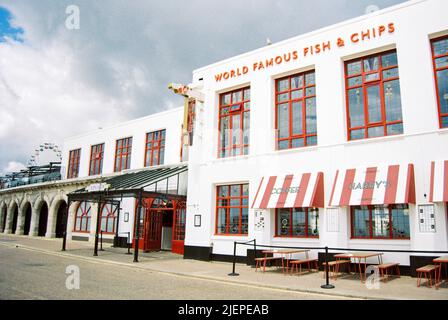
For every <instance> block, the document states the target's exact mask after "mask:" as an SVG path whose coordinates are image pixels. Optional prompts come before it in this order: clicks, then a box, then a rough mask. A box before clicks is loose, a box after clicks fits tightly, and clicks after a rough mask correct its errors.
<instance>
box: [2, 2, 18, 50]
mask: <svg viewBox="0 0 448 320" xmlns="http://www.w3.org/2000/svg"><path fill="white" fill-rule="evenodd" d="M11 19H12V15H11V12H9V11H8V10H6V9H5V8H3V7H0V42H4V41H5V37H9V38H12V39H14V40H18V41H20V40H21V36H22V34H23V29H22V28H16V27H14V26H11Z"/></svg>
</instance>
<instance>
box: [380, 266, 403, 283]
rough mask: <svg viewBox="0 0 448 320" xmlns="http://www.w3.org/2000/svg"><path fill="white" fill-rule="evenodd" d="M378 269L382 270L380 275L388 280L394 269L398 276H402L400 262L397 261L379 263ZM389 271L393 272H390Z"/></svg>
mask: <svg viewBox="0 0 448 320" xmlns="http://www.w3.org/2000/svg"><path fill="white" fill-rule="evenodd" d="M378 269H379V272H380V277H381V278H382V279H384V280H386V281H387V280H388V279H389V276H390V275H391V274H392V272H393V269H395V271H396V273H397V274H396V275H397V277H400V264H399V263H396V262H387V263H382V264H379V265H378ZM389 272H391V273H390V274H389Z"/></svg>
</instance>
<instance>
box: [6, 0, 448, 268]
mask: <svg viewBox="0 0 448 320" xmlns="http://www.w3.org/2000/svg"><path fill="white" fill-rule="evenodd" d="M447 11H448V3H447V2H446V1H444V0H414V1H408V2H405V3H403V4H401V5H398V6H394V7H391V8H388V9H384V10H381V11H378V12H374V13H372V14H369V15H366V16H362V17H359V18H356V19H352V20H349V21H345V22H343V23H339V24H337V25H333V26H329V27H326V28H323V29H321V30H317V31H315V32H311V33H308V34H305V35H301V36H298V37H295V38H292V39H288V40H285V41H282V42H279V43H275V44H272V45H269V46H266V47H263V48H260V49H258V50H255V51H251V52H248V53H245V54H242V55H239V56H236V57H232V58H230V59H227V60H224V61H220V62H217V63H215V64H212V65H209V66H205V67H203V68H200V69H197V70H195V71H194V72H193V80H192V84H190V85H189V87H191V88H195V90H198V91H200V94H201V97H202V96H203V99H202V98H201V101H195V103H192V100H191V99H190V101H189V102H190V103H186V107H185V108H187V109H188V110H187V109H184V108H178V109H173V110H169V111H166V112H162V113H158V114H154V115H151V116H148V117H145V118H141V119H137V120H134V121H130V122H126V123H123V124H120V125H117V126H114V127H110V128H105V129H101V130H97V131H95V132H91V133H87V134H84V135H80V136H77V137H73V138H69V139H67V140H66V141H65V143H64V153H63V159H62V165H63V168H62V171H61V172H62V178H63V180H62V181H61V183H65V184H75V185H76V186H77V187H79V188H78V189H75V188H71V189H70V190H69V192H67V191H66V192H62V193H63V194H62V193H61V197H62V198H63V199H65V200H64V201H67V194H69V193H70V194H71V193H73V191H75V190H78V191H79V189H82V190H84V191H83V192H84V193H86V192H87V193H88V192H93V193H95V192H96V191H98V188H101V187H102V186H101V184H103V183H105V184H106V185H107V184H108V181H109V182H110V183H111V185H112V187H111V188H112V189H113V188H115V187H116V186H118V185H120V184H122V181H121V180H120V179H121V178H123V179H127V180H128V181H129V180H130V179H131V180H132V177H133V176H132V174H138V177H141V175H143V176H148V175H150V173H151V174H153V173H154V174H155V176H158V173H157V172H156V171H155V170H159V171H158V172H159V173H160V177H163V178H164V179H165V178H166V180H164V184H163V183H162V182H161V180H157V179H156V180H157V181H156V180H154V179H153V180H151V181H149V180H148V181H147V182H148V183H150V182H151V183H153V182H154V181H156V185H155V186H154V185H153V184H152V185H151V186H150V185H149V184H141V186H143V187H141V190H144V191H145V192H146V193H147V195H148V194H149V193H151V195H148V196H147V197H146V198H144V199H143V201H142V202H143V204H142V203H139V199H138V198H136V197H127V198H123V197H122V196H121V197H118V196H117V197H116V198H115V200H116V201H119V205H118V207H116V206H115V207H114V206H113V205H111V204H108V203H102V204H101V203H100V202H97V203H93V202H92V203H91V202H89V201H75V202H73V203H70V209H69V211H68V212H69V216H68V220H67V221H68V225H67V226H66V228H67V229H66V230H67V233H68V237H69V238H71V239H75V240H89V241H93V239H94V237H95V234H96V231H97V228H96V225H97V221H98V217H99V219H100V224H99V225H100V228H101V230H102V231H104V237H105V238H106V239H114V238H115V239H117V238H123V237H124V236H123V234H128V236H129V237H130V238H131V239H133V245H135V243H136V240H135V239H134V238H135V237H136V232H135V230H136V229H137V224H136V220H137V219H136V217H137V216H140V223H139V226H140V227H139V228H138V230H139V233H140V234H139V238H140V240H139V246H140V247H141V248H142V249H144V250H160V249H167V250H170V249H171V250H173V251H175V252H178V253H184V257H186V258H198V259H206V260H208V259H210V258H212V259H222V260H226V259H228V258H229V257H230V256H231V255H233V244H234V242H235V241H242V242H244V241H249V240H253V239H256V241H257V244H262V245H273V246H307V247H324V246H329V247H339V248H357V249H368V250H370V249H371V250H375V251H376V250H388V249H390V250H424V251H438V250H442V251H445V250H448V209H447V202H448V21H447V19H446V17H445V15H444V14H443V13H444V12H447ZM185 92H186V91H185ZM193 102H194V99H193ZM185 110H187V112H186V111H185ZM193 120H194V121H193ZM186 123H187V125H186ZM182 124H184V127H188V142H186V141H185V140H183V139H184V138H185V132H183V131H182ZM182 136H183V138H182V139H181V137H182ZM185 145H188V148H185ZM184 159H188V164H187V163H185V162H183V160H184ZM184 167H185V170H184ZM186 168H187V169H188V173H187V171H186ZM160 170H161V171H160ZM148 172H149V173H148ZM170 172H171V173H173V174H174V175H177V180H176V181H171V180H169V179H170V178H171V177H173V176H174V175H173V176H170V175H169V174H170ZM147 173H148V174H147ZM156 173H157V174H156ZM187 175H188V179H187ZM153 176H154V175H152V177H153ZM117 177H118V178H117ZM134 177H137V175H135V176H134ZM108 179H115V180H108ZM117 179H118V180H117ZM157 182H158V183H159V187H158V186H157ZM98 183H100V185H98ZM160 183H161V184H162V186H160ZM47 185H49V184H43V186H42V185H39V186H36V187H35V191H36V192H43V193H44V194H45V188H46V186H47ZM114 186H115V187H114ZM117 188H118V187H117ZM110 190H111V189H110ZM20 192H22V189H10V190H6V191H0V210H2V212H4V214H2V215H1V216H0V218H1V219H0V222H2V223H3V222H5V227H4V228H3V229H4V230H5V231H6V232H11V230H12V226H13V225H14V219H16V218H14V217H15V214H14V212H15V211H14V210H15V207H14V205H15V204H16V206H20V203H21V202H20V203H19V202H17V201H16V202H14V201H12V200H11V199H15V198H14V197H16V196H17V195H18V194H19V193H20ZM158 194H160V195H162V194H164V195H165V196H159V195H158ZM167 195H170V196H172V199H171V200H169V197H167ZM185 196H186V198H185ZM64 197H65V198H64ZM182 197H184V198H182ZM185 201H186V202H185ZM48 205H49V206H50V204H48ZM98 206H100V207H98ZM142 207H143V208H142ZM5 208H6V209H5ZM33 208H34V207H33ZM140 209H142V211H143V213H141V210H140ZM22 211H23V212H25V211H26V210H25V209H23V210H22V209H21V211H20V212H22ZM53 211H54V210H53ZM11 212H12V213H11ZM32 212H34V211H32ZM120 213H121V214H120ZM24 214H25V213H24ZM32 216H33V217H34V214H32ZM2 217H3V218H2ZM2 219H3V220H2ZM52 219H53V218H52ZM20 221H22V220H20ZM31 221H34V220H33V218H31ZM35 221H38V220H35ZM51 221H53V220H51ZM36 223H37V222H35V223H34V224H33V223H32V222H31V225H33V226H35V224H36ZM19 225H22V224H21V223H19ZM49 225H51V227H50V229H52V230H53V229H54V227H53V225H54V223H53V222H52V224H49ZM0 227H1V225H0ZM156 229H157V232H154V230H156ZM14 230H16V229H14ZM17 230H21V228H19V229H17ZM31 230H35V227H34V229H33V227H31ZM15 232H19V233H20V231H15ZM34 233H36V232H35V231H33V232H31V234H34ZM47 236H54V232H53V231H51V232H49V233H48V234H47ZM161 238H164V239H168V238H170V239H171V241H170V240H169V239H168V240H167V241H165V242H164V241H163V240H161ZM247 248H248V247H244V246H239V247H238V252H237V254H238V255H239V256H242V257H244V256H246V255H247ZM314 254H317V253H316V252H314ZM385 260H390V261H396V262H399V263H401V264H402V265H405V266H409V265H410V264H411V262H410V257H409V254H404V253H403V254H401V253H386V254H385Z"/></svg>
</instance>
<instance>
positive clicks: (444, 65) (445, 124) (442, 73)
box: [431, 37, 448, 128]
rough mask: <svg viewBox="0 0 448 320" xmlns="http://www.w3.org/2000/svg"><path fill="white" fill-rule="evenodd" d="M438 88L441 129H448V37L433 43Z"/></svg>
mask: <svg viewBox="0 0 448 320" xmlns="http://www.w3.org/2000/svg"><path fill="white" fill-rule="evenodd" d="M431 45H432V57H433V63H434V72H435V78H436V86H437V101H438V105H439V121H440V128H448V37H444V38H440V39H435V40H433V41H432V43H431Z"/></svg>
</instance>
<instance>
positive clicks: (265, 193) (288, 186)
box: [252, 172, 324, 209]
mask: <svg viewBox="0 0 448 320" xmlns="http://www.w3.org/2000/svg"><path fill="white" fill-rule="evenodd" d="M323 179H324V176H323V173H322V172H317V173H304V174H300V175H286V176H271V177H263V178H262V179H261V181H260V184H259V186H258V189H257V193H256V195H255V199H254V201H253V203H252V208H255V209H271V208H310V207H316V208H323V207H324V181H323Z"/></svg>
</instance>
